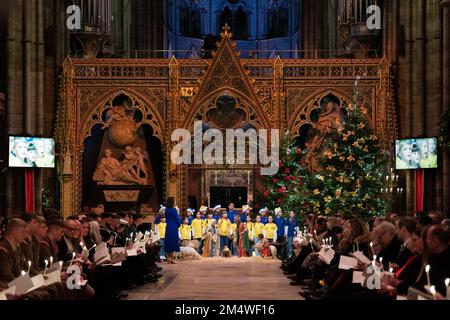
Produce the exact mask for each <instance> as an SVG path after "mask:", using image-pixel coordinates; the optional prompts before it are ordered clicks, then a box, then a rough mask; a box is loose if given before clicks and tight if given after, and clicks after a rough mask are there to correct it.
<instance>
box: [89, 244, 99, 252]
mask: <svg viewBox="0 0 450 320" xmlns="http://www.w3.org/2000/svg"><path fill="white" fill-rule="evenodd" d="M96 246H97V245H96V244H94V245H93V246H92V248H90V249H89V250H88V251H91V250H92V249H94V248H95V247H96Z"/></svg>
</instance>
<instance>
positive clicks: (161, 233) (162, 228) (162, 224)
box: [156, 218, 167, 258]
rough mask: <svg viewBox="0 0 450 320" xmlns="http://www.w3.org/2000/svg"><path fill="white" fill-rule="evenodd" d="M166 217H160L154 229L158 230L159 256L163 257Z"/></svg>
mask: <svg viewBox="0 0 450 320" xmlns="http://www.w3.org/2000/svg"><path fill="white" fill-rule="evenodd" d="M166 226H167V224H166V218H161V220H160V223H158V224H157V225H156V231H157V232H158V236H159V245H160V246H161V247H160V248H159V256H160V257H161V258H163V257H164V256H165V255H166V253H165V252H164V239H165V238H166Z"/></svg>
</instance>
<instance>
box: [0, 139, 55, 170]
mask: <svg viewBox="0 0 450 320" xmlns="http://www.w3.org/2000/svg"><path fill="white" fill-rule="evenodd" d="M9 167H12V168H54V167H55V141H54V140H53V139H50V138H33V137H9Z"/></svg>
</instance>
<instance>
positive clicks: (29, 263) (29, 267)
mask: <svg viewBox="0 0 450 320" xmlns="http://www.w3.org/2000/svg"><path fill="white" fill-rule="evenodd" d="M30 269H31V261H30V260H28V271H27V273H28V274H30Z"/></svg>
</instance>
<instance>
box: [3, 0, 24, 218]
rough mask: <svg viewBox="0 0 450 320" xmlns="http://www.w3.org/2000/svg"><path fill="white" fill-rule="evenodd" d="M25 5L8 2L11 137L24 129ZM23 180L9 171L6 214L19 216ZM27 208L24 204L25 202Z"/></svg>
mask: <svg viewBox="0 0 450 320" xmlns="http://www.w3.org/2000/svg"><path fill="white" fill-rule="evenodd" d="M22 4H23V0H9V1H8V26H7V30H8V35H7V40H6V42H7V43H6V51H7V53H6V57H7V58H6V59H7V70H6V72H7V75H6V77H7V85H6V86H7V90H6V93H7V109H6V110H7V113H6V122H7V124H6V126H7V132H6V133H7V134H19V133H21V132H22V129H23V126H22V124H23V103H22V98H23V96H22V90H23V88H22V75H23V74H22V54H23V52H22V44H21V40H22V27H23V25H22ZM20 178H22V180H23V175H19V173H16V172H14V171H13V170H8V171H7V172H6V177H5V205H6V215H7V216H12V215H14V214H15V213H16V209H17V203H18V202H19V201H16V200H17V197H18V195H17V187H16V185H17V184H18V183H19V182H20V180H19V179H20ZM21 203H22V205H23V201H21Z"/></svg>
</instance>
